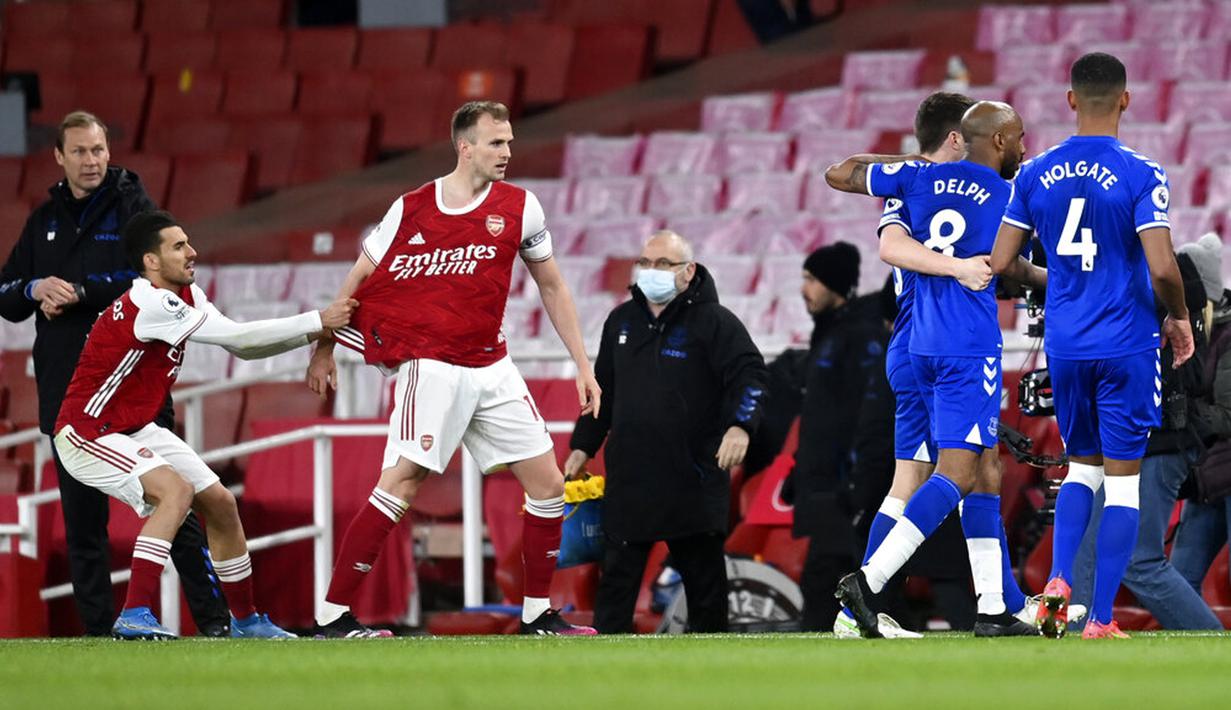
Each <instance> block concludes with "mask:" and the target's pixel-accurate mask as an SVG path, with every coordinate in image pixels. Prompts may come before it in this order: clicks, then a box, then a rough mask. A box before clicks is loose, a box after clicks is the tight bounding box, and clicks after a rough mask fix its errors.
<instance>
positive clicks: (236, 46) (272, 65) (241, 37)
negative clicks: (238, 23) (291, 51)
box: [214, 27, 286, 72]
mask: <svg viewBox="0 0 1231 710" xmlns="http://www.w3.org/2000/svg"><path fill="white" fill-rule="evenodd" d="M285 55H286V33H285V32H283V31H282V30H281V29H278V28H276V27H267V28H242V29H239V28H237V29H231V30H227V31H226V32H220V33H218V49H217V53H216V54H215V56H214V68H215V69H218V70H221V71H225V72H235V71H252V70H253V69H258V70H262V71H272V70H274V69H278V68H281V66H282V58H283V57H284V56H285Z"/></svg>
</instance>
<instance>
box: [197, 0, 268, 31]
mask: <svg viewBox="0 0 1231 710" xmlns="http://www.w3.org/2000/svg"><path fill="white" fill-rule="evenodd" d="M209 4H210V10H211V12H210V18H209V26H210V27H212V28H213V29H215V30H226V31H227V32H231V31H234V30H241V29H250V28H257V27H262V28H274V27H281V26H282V23H283V21H284V20H285V19H286V0H211V2H210V3H209ZM227 32H223V33H221V34H222V35H226V34H227Z"/></svg>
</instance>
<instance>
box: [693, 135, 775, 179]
mask: <svg viewBox="0 0 1231 710" xmlns="http://www.w3.org/2000/svg"><path fill="white" fill-rule="evenodd" d="M792 143H793V141H792V137H791V134H790V133H760V132H743V131H735V132H731V133H724V134H722V137H721V138H720V139H719V140H718V142H717V143H716V144H715V145H714V158H713V162H712V166H713V168H714V170H715V172H717V173H718V174H721V175H736V174H739V173H777V172H784V171H786V170H789V169H790V164H791V146H792Z"/></svg>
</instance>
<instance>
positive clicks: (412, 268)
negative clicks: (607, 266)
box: [335, 180, 551, 367]
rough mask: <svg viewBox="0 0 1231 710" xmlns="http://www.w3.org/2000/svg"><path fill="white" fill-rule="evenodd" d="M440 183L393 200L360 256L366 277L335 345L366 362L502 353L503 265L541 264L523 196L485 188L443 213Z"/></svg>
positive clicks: (458, 360) (482, 362) (507, 274)
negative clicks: (367, 268)
mask: <svg viewBox="0 0 1231 710" xmlns="http://www.w3.org/2000/svg"><path fill="white" fill-rule="evenodd" d="M441 190H442V184H441V181H440V180H435V181H433V182H430V183H428V184H426V185H424V186H422V187H420V188H419V189H417V190H415V191H414V192H410V193H407V194H405V195H403V196H402V197H400V198H398V199H397V200H396V201H395V202H394V203H393V206H392V207H390V208H389V211H388V212H387V213H386V214H385V217H384V219H383V220H381V223H380V225H379V226H378V227H377V228H376V229H375V230H374V231H373V232H372V233H371V234H370V235H369V236H368V237H367V238H366V239H365V240H364V242H363V251H364V253H365V254H367V256H368V258H369V259H371V260H372V263H374V264H376V270H375V271H374V272H373V273H372V275H371V276H369V277H368V278H367V279H365V280H364V282H363V283H362V284H360V285H359V288H358V289H357V290H356V291H355V293H354V298H355V299H356V300H358V301H359V304H360V305H359V308H358V310H356V311H355V315H354V316H353V317H352V318H351V323H350V326H349V327H347V328H343V329H341V330H338V331H337V332H336V333H335V338H336V339H337V341H338V342H339V343H341V344H342V345H345V346H347V347H349V348H352V349H354V350H357V351H359V352H361V353H363V356H364V359H365V360H366V361H367V362H368V363H370V364H380V365H385V366H387V367H396V366H397V365H399V364H400V363H402V362H405V361H407V360H412V359H416V358H428V359H432V360H440V361H442V362H447V363H450V364H453V365H461V366H464V367H483V366H486V365H490V364H492V363H494V362H497V361H498V360H500V359H501V358H503V357H504V356H505V354H506V352H507V350H506V347H505V342H504V336H503V335H502V334H501V332H500V326H501V323H502V322H503V321H504V309H505V306H506V305H507V303H508V300H509V283H510V280H511V278H512V274H513V260H514V259H515V258H516V257H517V255H518V253H519V252H520V254H521V256H522V258H524V259H526V260H527V261H544V260H546V259H549V258H551V235H550V234H549V233H548V231H547V227H546V225H545V224H544V218H543V208H542V206H540V204H539V201H538V198H536V197H535V196H534V194H533V193H531V192H528V191H526V190H523V189H522V188H520V187H516V186H514V185H510V184H508V183H506V182H493V183H491V184H489V185H488V187H487V190H485V191H484V192H483V193H482V194H480V195H479V196H478V197H477V198H475V200H474V201H473V202H471V203H470V204H469V205H466V206H465V207H461V208H457V209H451V208H448V207H446V206H445V205H444V200H443V198H442V195H441Z"/></svg>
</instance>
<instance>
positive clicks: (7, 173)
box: [0, 157, 550, 255]
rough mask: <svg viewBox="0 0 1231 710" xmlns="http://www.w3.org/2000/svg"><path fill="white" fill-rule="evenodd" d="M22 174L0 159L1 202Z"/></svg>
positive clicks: (12, 195) (13, 193) (10, 160)
mask: <svg viewBox="0 0 1231 710" xmlns="http://www.w3.org/2000/svg"><path fill="white" fill-rule="evenodd" d="M21 172H22V159H21V158H14V157H3V158H0V202H4V203H8V202H11V201H13V200H14V199H16V198H17V192H18V189H19V188H20V187H21ZM549 214H550V213H549ZM6 255H7V252H6Z"/></svg>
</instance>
